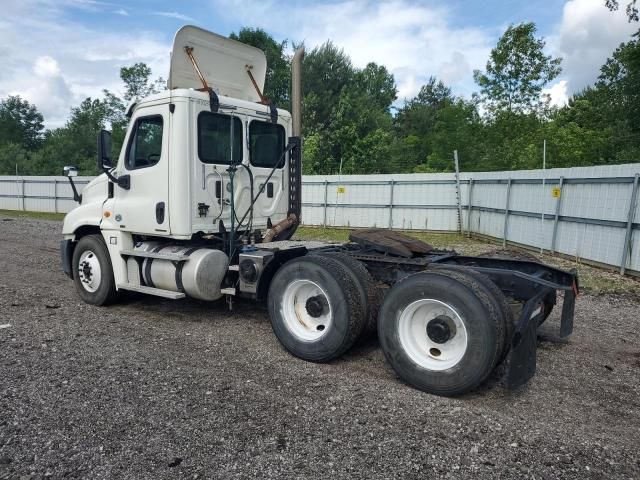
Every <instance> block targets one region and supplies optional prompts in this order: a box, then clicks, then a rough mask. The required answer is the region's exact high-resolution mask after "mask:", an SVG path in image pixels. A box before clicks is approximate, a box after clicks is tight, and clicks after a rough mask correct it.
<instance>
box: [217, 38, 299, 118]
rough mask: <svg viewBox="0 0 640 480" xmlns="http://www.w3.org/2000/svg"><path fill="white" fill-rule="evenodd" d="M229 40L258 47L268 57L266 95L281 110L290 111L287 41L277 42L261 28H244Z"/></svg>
mask: <svg viewBox="0 0 640 480" xmlns="http://www.w3.org/2000/svg"><path fill="white" fill-rule="evenodd" d="M229 38H232V39H234V40H238V41H240V42H242V43H246V44H247V45H251V46H253V47H257V48H259V49H260V50H262V51H263V52H264V53H265V56H266V57H267V75H266V79H265V87H264V92H263V93H264V95H265V96H266V97H267V98H268V99H269V100H271V101H272V102H273V104H274V105H276V106H277V107H279V108H285V109H289V83H290V82H291V68H290V64H291V59H290V58H289V57H288V56H287V55H286V54H285V49H286V48H287V44H288V42H287V40H284V41H282V42H279V43H278V42H276V41H275V40H274V39H273V37H271V36H270V35H269V34H268V33H267V32H265V31H264V30H262V29H261V28H247V27H243V28H241V29H240V32H238V33H237V34H236V33H232V34H231V35H229Z"/></svg>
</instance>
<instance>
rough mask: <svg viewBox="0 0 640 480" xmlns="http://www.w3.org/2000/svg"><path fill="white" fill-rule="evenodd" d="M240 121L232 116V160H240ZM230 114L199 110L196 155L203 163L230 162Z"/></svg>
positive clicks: (241, 136) (226, 163) (241, 137)
mask: <svg viewBox="0 0 640 480" xmlns="http://www.w3.org/2000/svg"><path fill="white" fill-rule="evenodd" d="M243 138H244V136H243V134H242V122H241V121H240V119H239V118H238V117H234V118H233V161H234V162H238V163H239V162H241V161H242V139H243ZM230 145H231V116H229V115H221V114H218V113H211V112H201V113H200V115H198V157H200V161H201V162H203V163H222V164H225V165H229V164H230V163H231V149H230V148H229V146H230Z"/></svg>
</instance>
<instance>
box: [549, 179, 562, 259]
mask: <svg viewBox="0 0 640 480" xmlns="http://www.w3.org/2000/svg"><path fill="white" fill-rule="evenodd" d="M562 185H564V177H560V183H559V184H558V188H560V196H559V197H558V200H557V201H556V214H555V217H554V218H553V233H552V234H551V253H556V237H557V235H558V218H559V217H560V204H561V203H562V197H564V194H563V193H562Z"/></svg>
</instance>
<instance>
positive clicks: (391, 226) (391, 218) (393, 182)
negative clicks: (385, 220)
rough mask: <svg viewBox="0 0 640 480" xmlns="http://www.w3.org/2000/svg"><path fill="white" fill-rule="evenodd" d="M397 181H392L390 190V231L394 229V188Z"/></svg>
mask: <svg viewBox="0 0 640 480" xmlns="http://www.w3.org/2000/svg"><path fill="white" fill-rule="evenodd" d="M395 183H396V182H395V181H394V180H391V184H390V185H391V188H390V189H389V230H391V229H392V228H393V186H394V185H395Z"/></svg>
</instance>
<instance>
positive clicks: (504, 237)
mask: <svg viewBox="0 0 640 480" xmlns="http://www.w3.org/2000/svg"><path fill="white" fill-rule="evenodd" d="M510 196H511V178H509V180H508V181H507V198H506V201H505V205H504V228H503V230H502V248H506V247H507V225H508V224H509V197H510Z"/></svg>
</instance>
